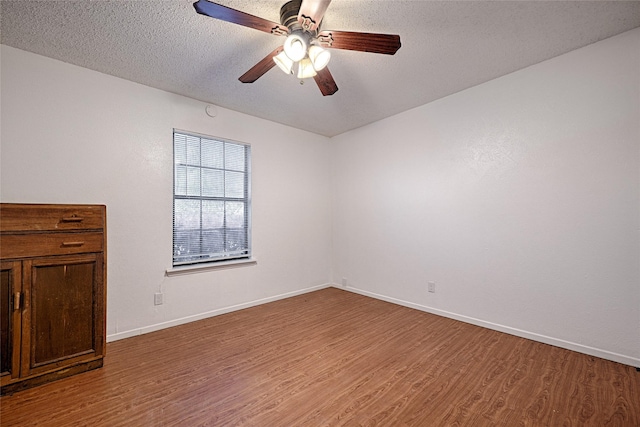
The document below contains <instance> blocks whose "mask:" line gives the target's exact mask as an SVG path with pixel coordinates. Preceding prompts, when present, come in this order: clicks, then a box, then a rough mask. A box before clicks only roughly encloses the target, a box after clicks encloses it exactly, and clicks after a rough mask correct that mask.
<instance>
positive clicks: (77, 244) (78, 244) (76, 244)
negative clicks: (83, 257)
mask: <svg viewBox="0 0 640 427" xmlns="http://www.w3.org/2000/svg"><path fill="white" fill-rule="evenodd" d="M82 245H84V242H62V246H63V247H69V246H82Z"/></svg>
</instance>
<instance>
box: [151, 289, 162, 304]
mask: <svg viewBox="0 0 640 427" xmlns="http://www.w3.org/2000/svg"><path fill="white" fill-rule="evenodd" d="M163 303H164V294H161V293H159V292H158V293H156V294H153V304H154V305H162V304H163Z"/></svg>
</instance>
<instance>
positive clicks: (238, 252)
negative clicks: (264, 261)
mask: <svg viewBox="0 0 640 427" xmlns="http://www.w3.org/2000/svg"><path fill="white" fill-rule="evenodd" d="M173 158H174V173H173V182H174V185H173V265H174V266H180V265H187V264H198V263H205V262H207V263H208V262H215V261H230V260H236V259H243V258H244V259H247V258H250V257H251V177H250V173H251V172H250V169H251V167H250V163H251V147H250V146H249V145H247V144H242V143H238V142H230V141H225V140H222V139H219V138H213V137H208V136H203V135H195V134H188V133H185V132H181V131H177V130H174V132H173Z"/></svg>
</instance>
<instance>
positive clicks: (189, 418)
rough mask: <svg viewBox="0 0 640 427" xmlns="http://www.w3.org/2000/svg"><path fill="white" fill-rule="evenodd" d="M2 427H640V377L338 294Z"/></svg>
mask: <svg viewBox="0 0 640 427" xmlns="http://www.w3.org/2000/svg"><path fill="white" fill-rule="evenodd" d="M0 405H1V418H0V424H1V425H2V426H3V427H4V426H7V427H8V426H56V427H57V426H109V427H112V426H233V425H246V426H261V427H266V426H314V427H315V426H325V425H327V426H358V425H367V426H374V425H375V426H598V427H600V426H634V427H637V426H640V372H637V371H636V370H635V368H633V367H631V366H626V365H621V364H618V363H614V362H610V361H607V360H603V359H599V358H596V357H591V356H587V355H584V354H580V353H575V352H572V351H568V350H564V349H560V348H557V347H552V346H549V345H546V344H541V343H537V342H534V341H529V340H526V339H522V338H517V337H514V336H510V335H506V334H502V333H499V332H495V331H491V330H488V329H484V328H480V327H477V326H473V325H469V324H465V323H461V322H457V321H454V320H450V319H446V318H443V317H439V316H435V315H432V314H428V313H423V312H420V311H416V310H412V309H409V308H405V307H400V306H397V305H393V304H389V303H386V302H382V301H378V300H375V299H371V298H367V297H363V296H360V295H357V294H352V293H349V292H345V291H341V290H338V289H333V288H330V289H325V290H321V291H318V292H313V293H310V294H306V295H301V296H297V297H294V298H289V299H286V300H281V301H277V302H274V303H270V304H265V305H262V306H259V307H254V308H250V309H246V310H242V311H238V312H234V313H229V314H226V315H222V316H218V317H214V318H210V319H206V320H202V321H199V322H194V323H190V324H187V325H182V326H178V327H174V328H171V329H166V330H162V331H158V332H154V333H151V334H146V335H142V336H139V337H135V338H129V339H126V340H121V341H116V342H113V343H109V344H108V345H107V356H106V359H105V365H104V367H103V368H102V369H98V370H96V371H91V372H87V373H84V374H80V375H77V376H75V377H71V378H67V379H64V380H61V381H58V382H56V383H51V384H47V385H44V386H40V387H37V388H34V389H30V390H26V391H22V392H18V393H16V394H14V395H12V396H4V397H2V398H1V399H0Z"/></svg>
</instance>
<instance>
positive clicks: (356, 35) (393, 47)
mask: <svg viewBox="0 0 640 427" xmlns="http://www.w3.org/2000/svg"><path fill="white" fill-rule="evenodd" d="M318 40H320V43H321V45H322V46H323V47H328V48H332V49H347V50H357V51H360V52H371V53H383V54H386V55H393V54H395V53H396V52H397V51H398V49H400V46H401V43H400V36H399V35H397V34H378V33H360V32H355V31H333V30H326V31H321V32H320V33H318ZM328 41H330V42H328Z"/></svg>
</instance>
